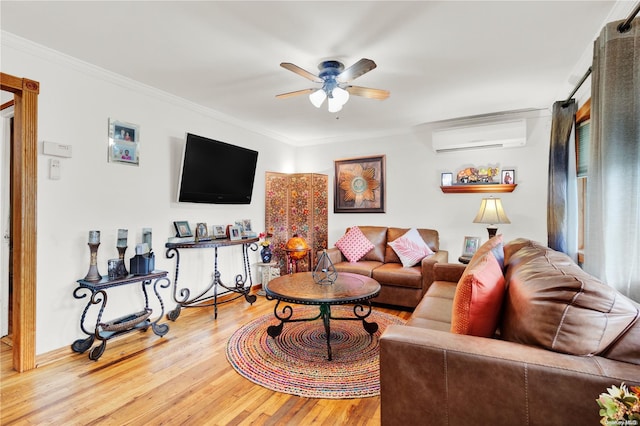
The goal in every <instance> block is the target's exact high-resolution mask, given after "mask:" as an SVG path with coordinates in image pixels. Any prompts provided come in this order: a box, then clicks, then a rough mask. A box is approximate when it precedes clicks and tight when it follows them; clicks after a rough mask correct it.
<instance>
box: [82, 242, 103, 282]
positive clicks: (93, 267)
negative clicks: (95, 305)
mask: <svg viewBox="0 0 640 426" xmlns="http://www.w3.org/2000/svg"><path fill="white" fill-rule="evenodd" d="M87 245H88V246H89V251H90V252H91V258H90V260H89V272H87V276H86V277H84V279H85V281H100V280H101V279H102V275H100V273H99V272H98V246H100V243H99V242H98V243H88V244H87Z"/></svg>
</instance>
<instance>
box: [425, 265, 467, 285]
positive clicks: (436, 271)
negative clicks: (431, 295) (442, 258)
mask: <svg viewBox="0 0 640 426" xmlns="http://www.w3.org/2000/svg"><path fill="white" fill-rule="evenodd" d="M466 267H467V265H462V264H457V263H438V264H436V265H433V280H434V281H449V282H452V283H457V282H458V281H460V278H461V277H462V274H463V273H464V270H465V269H466Z"/></svg>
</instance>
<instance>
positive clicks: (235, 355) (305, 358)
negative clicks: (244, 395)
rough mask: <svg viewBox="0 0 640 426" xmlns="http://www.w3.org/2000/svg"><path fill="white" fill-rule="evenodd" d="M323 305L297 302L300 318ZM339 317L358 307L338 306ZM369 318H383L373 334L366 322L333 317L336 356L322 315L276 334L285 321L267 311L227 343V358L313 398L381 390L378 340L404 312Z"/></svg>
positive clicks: (247, 372)
mask: <svg viewBox="0 0 640 426" xmlns="http://www.w3.org/2000/svg"><path fill="white" fill-rule="evenodd" d="M318 312H319V307H317V306H315V307H312V306H295V309H294V318H308V317H313V316H315V315H317V314H318ZM331 313H332V315H333V316H334V317H338V316H340V317H353V308H352V307H348V306H334V307H332V308H331ZM367 321H368V322H372V321H373V322H376V323H378V326H379V328H378V331H377V332H375V333H374V334H373V335H369V333H367V332H366V331H365V330H364V328H363V327H362V321H344V320H343V321H341V320H331V352H332V358H333V360H332V361H329V360H328V359H327V336H326V332H325V330H324V325H323V323H322V320H320V319H318V320H315V321H309V322H292V323H286V324H284V329H283V330H282V334H280V335H279V336H278V337H276V338H272V337H270V336H269V335H268V334H267V327H268V326H270V325H277V324H279V323H280V321H279V320H277V319H276V318H275V317H274V315H273V314H270V315H264V316H262V317H260V318H257V319H255V320H253V321H251V322H250V323H248V324H246V325H244V326H242V327H241V328H240V329H238V330H237V331H236V332H235V333H234V334H233V335H232V336H231V338H230V339H229V342H228V343H227V359H228V360H229V363H231V365H232V366H233V368H234V369H235V370H236V371H237V372H238V373H240V375H242V376H243V377H245V378H247V379H249V380H251V381H252V382H254V383H256V384H258V385H260V386H264V387H265V388H267V389H271V390H274V391H276V392H283V393H288V394H292V395H297V396H302V397H307V398H325V399H346V398H366V397H371V396H377V395H380V363H379V358H378V354H379V350H378V349H379V346H378V339H379V337H380V334H381V333H382V332H383V331H384V330H385V328H386V327H387V326H388V325H389V324H403V323H404V321H403V320H402V319H400V318H398V317H395V316H393V315H390V314H386V313H383V312H377V311H375V309H374V311H373V312H372V313H371V315H370V316H369V317H368V318H367Z"/></svg>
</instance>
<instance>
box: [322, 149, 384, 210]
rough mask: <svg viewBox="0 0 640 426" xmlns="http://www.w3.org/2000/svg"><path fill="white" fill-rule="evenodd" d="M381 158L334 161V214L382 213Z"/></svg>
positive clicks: (382, 167) (382, 170)
mask: <svg viewBox="0 0 640 426" xmlns="http://www.w3.org/2000/svg"><path fill="white" fill-rule="evenodd" d="M385 158H386V157H385V156H384V155H379V156H375V157H360V158H349V159H344V160H335V161H334V165H335V179H334V180H335V190H334V203H333V212H334V213H384V212H385Z"/></svg>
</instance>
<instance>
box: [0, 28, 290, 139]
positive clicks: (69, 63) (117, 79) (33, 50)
mask: <svg viewBox="0 0 640 426" xmlns="http://www.w3.org/2000/svg"><path fill="white" fill-rule="evenodd" d="M0 43H1V44H2V45H3V46H6V47H9V48H13V49H16V50H19V51H21V52H23V53H27V54H30V55H33V56H35V57H37V58H40V59H44V60H46V61H49V62H52V63H55V64H58V65H61V66H63V67H68V68H72V69H73V70H75V71H77V72H80V73H82V74H85V75H87V76H90V77H92V78H96V79H98V80H102V81H105V82H107V83H111V84H115V85H117V86H120V87H122V88H125V89H127V90H131V91H134V92H137V93H140V94H143V95H146V96H151V97H154V98H156V99H158V100H160V101H164V102H168V103H171V104H173V105H177V106H180V107H182V108H185V109H188V110H190V111H193V112H195V113H198V114H201V115H204V116H206V117H209V118H213V119H215V120H218V121H221V122H224V123H227V124H231V125H233V126H235V127H239V128H241V129H243V130H246V131H249V132H252V133H255V134H258V135H260V136H264V137H268V138H271V139H274V140H276V141H279V142H282V143H285V144H288V145H293V146H296V145H298V144H297V142H296V141H292V140H290V139H289V138H287V137H285V136H283V135H281V134H278V133H275V132H272V131H269V130H267V129H264V128H260V127H257V126H252V125H250V124H249V125H248V124H247V123H246V122H244V121H241V120H238V119H236V118H234V117H232V116H229V115H226V114H223V113H221V112H219V111H216V110H213V109H211V108H207V107H204V106H202V105H200V104H197V103H195V102H192V101H189V100H187V99H184V98H181V97H179V96H175V95H172V94H170V93H167V92H165V91H162V90H160V89H157V88H155V87H152V86H149V85H146V84H143V83H141V82H139V81H136V80H133V79H131V78H128V77H125V76H123V75H120V74H117V73H114V72H112V71H109V70H106V69H104V68H101V67H98V66H96V65H93V64H91V63H89V62H85V61H82V60H80V59H78V58H75V57H73V56H70V55H67V54H65V53H62V52H60V51H57V50H55V49H51V48H49V47H47V46H43V45H41V44H38V43H34V42H32V41H30V40H27V39H25V38H22V37H19V36H17V35H15V34H13V33H10V32H7V31H0Z"/></svg>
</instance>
